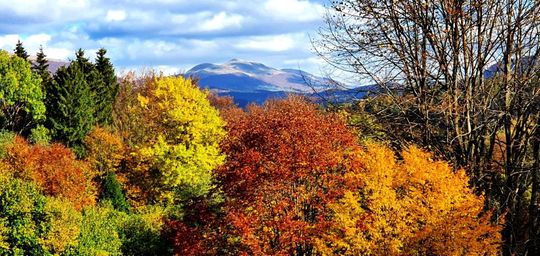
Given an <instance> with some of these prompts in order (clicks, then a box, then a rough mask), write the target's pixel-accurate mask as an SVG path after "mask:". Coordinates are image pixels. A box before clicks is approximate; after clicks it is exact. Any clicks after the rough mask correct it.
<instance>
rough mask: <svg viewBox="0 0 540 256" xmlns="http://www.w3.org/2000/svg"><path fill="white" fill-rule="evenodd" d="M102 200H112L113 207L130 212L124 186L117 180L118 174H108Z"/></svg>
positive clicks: (104, 181) (104, 182) (104, 183)
mask: <svg viewBox="0 0 540 256" xmlns="http://www.w3.org/2000/svg"><path fill="white" fill-rule="evenodd" d="M101 199H103V200H110V202H111V204H112V205H113V207H114V208H115V209H117V210H119V211H123V212H127V211H129V208H130V206H129V204H128V202H127V200H126V197H125V196H124V191H123V190H122V184H120V182H119V181H118V180H117V179H116V174H114V172H111V171H109V172H107V175H106V176H105V179H104V180H103V192H102V194H101Z"/></svg>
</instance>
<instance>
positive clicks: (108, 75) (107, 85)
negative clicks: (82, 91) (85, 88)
mask: <svg viewBox="0 0 540 256" xmlns="http://www.w3.org/2000/svg"><path fill="white" fill-rule="evenodd" d="M106 53H107V50H105V49H103V48H101V49H99V50H98V51H97V57H96V64H95V66H96V70H97V71H98V73H99V74H100V76H101V79H102V83H99V85H100V87H97V88H95V93H96V114H95V115H96V121H97V123H99V124H101V125H106V124H110V123H111V121H112V111H113V105H114V101H115V99H116V95H117V94H118V89H119V83H118V78H117V77H116V74H115V72H114V66H113V65H112V63H111V61H110V59H109V58H107V57H105V54H106Z"/></svg>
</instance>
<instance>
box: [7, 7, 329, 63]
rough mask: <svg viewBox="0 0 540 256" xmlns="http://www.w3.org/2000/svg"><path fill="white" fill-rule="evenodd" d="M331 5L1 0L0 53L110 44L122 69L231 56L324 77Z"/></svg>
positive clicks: (56, 53) (70, 51) (64, 51)
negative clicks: (322, 39)
mask: <svg viewBox="0 0 540 256" xmlns="http://www.w3.org/2000/svg"><path fill="white" fill-rule="evenodd" d="M325 4H327V1H324V0H318V1H315V0H221V1H220V0H119V1H108V0H57V1H47V0H18V1H13V0H0V10H2V11H1V13H2V15H0V48H1V49H5V50H9V51H12V49H13V48H14V45H15V43H16V42H17V40H18V39H21V40H22V41H23V43H24V46H25V48H26V49H27V51H28V52H29V53H30V54H35V52H36V51H37V50H38V48H39V45H40V44H41V45H43V47H44V50H45V54H47V55H48V56H49V57H50V58H54V59H68V58H73V56H74V52H75V50H76V49H78V48H83V49H85V50H86V51H87V53H88V54H89V55H90V56H92V57H93V54H94V52H95V50H96V49H98V48H100V47H105V48H106V49H107V50H108V52H109V57H110V58H111V59H112V60H113V62H114V64H115V65H116V66H117V69H119V70H120V71H121V70H124V71H126V70H131V69H135V70H137V69H141V68H154V69H159V70H162V71H164V72H165V73H168V74H170V73H176V72H180V71H186V70H187V69H189V68H191V67H192V66H194V65H196V64H200V63H203V62H210V63H222V62H225V61H227V60H229V59H232V58H240V59H245V60H250V61H257V62H262V63H265V64H267V65H269V66H273V67H277V68H301V69H304V70H306V71H309V72H313V73H315V74H320V73H321V70H322V66H321V65H322V64H323V61H321V60H320V59H318V58H317V57H316V56H315V55H314V54H313V53H312V51H311V44H310V42H309V37H310V36H312V37H314V36H316V35H317V32H316V31H317V28H318V27H319V26H321V25H322V17H323V15H324V11H325V8H324V5H325Z"/></svg>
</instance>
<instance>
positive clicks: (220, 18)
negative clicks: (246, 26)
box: [198, 12, 244, 31]
mask: <svg viewBox="0 0 540 256" xmlns="http://www.w3.org/2000/svg"><path fill="white" fill-rule="evenodd" d="M243 20H244V17H242V15H238V14H232V15H229V14H227V13H226V12H220V13H218V14H216V15H214V16H212V17H211V18H210V19H209V20H206V21H204V22H203V23H202V24H201V25H199V27H198V29H199V30H201V31H216V30H222V29H225V28H229V27H241V26H242V21H243Z"/></svg>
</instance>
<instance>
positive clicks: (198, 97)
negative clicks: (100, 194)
mask: <svg viewBox="0 0 540 256" xmlns="http://www.w3.org/2000/svg"><path fill="white" fill-rule="evenodd" d="M144 86H147V88H144V89H140V90H139V92H138V93H137V94H136V99H137V100H136V101H130V102H131V103H134V105H130V106H129V107H128V109H129V110H128V111H130V112H129V113H130V115H131V117H129V118H128V120H127V121H128V122H131V121H129V120H137V121H138V122H137V123H136V125H137V126H138V130H137V131H136V132H133V133H132V131H133V130H128V131H127V133H128V134H129V135H128V138H127V140H128V141H131V142H132V143H133V148H134V150H135V151H134V152H133V153H132V154H131V155H130V158H129V159H127V161H128V168H129V169H130V171H129V172H127V173H126V175H127V179H128V183H130V187H131V192H133V193H131V196H132V197H134V198H135V199H136V200H137V201H140V200H142V201H146V202H153V203H159V202H175V201H181V200H184V199H186V198H189V197H191V196H200V195H203V194H205V193H207V192H208V191H209V190H210V189H211V187H212V181H213V172H212V170H213V169H214V168H216V167H217V166H218V165H219V164H220V163H222V162H223V159H224V156H223V155H222V154H221V151H220V149H219V145H218V143H219V142H220V141H221V139H222V138H223V137H224V135H225V131H224V129H223V126H224V123H223V121H222V120H221V118H220V117H219V114H218V112H217V110H216V109H214V108H213V107H212V106H211V105H210V103H209V102H208V100H207V99H206V93H205V92H202V91H201V90H199V88H197V87H196V86H195V85H194V84H193V83H192V82H191V80H189V79H184V78H182V77H177V78H173V77H159V78H155V79H152V80H148V81H147V83H145V84H144ZM126 127H127V128H129V127H130V126H126Z"/></svg>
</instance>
